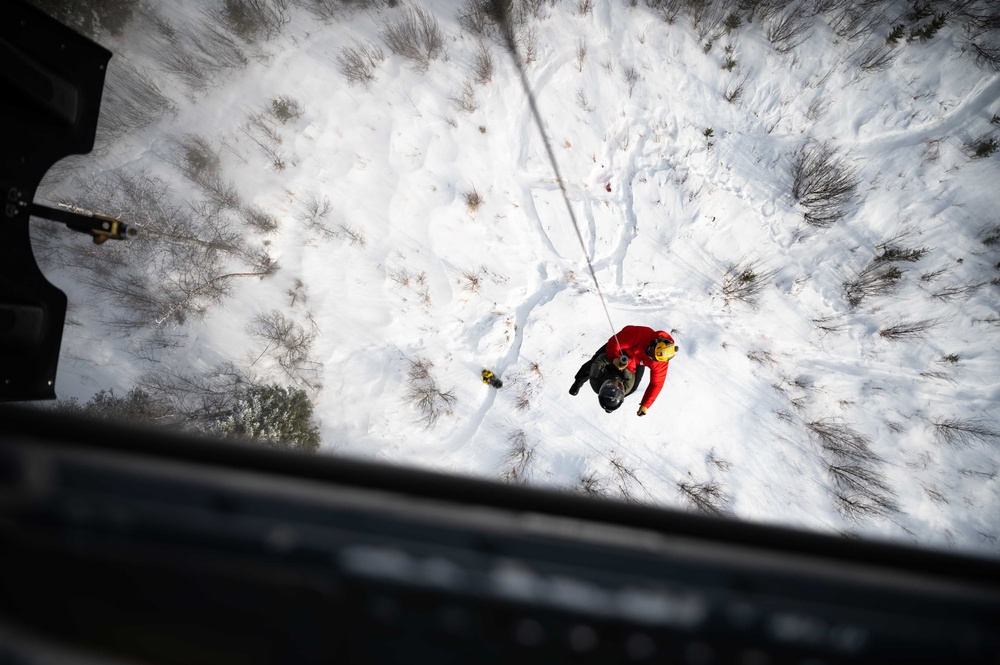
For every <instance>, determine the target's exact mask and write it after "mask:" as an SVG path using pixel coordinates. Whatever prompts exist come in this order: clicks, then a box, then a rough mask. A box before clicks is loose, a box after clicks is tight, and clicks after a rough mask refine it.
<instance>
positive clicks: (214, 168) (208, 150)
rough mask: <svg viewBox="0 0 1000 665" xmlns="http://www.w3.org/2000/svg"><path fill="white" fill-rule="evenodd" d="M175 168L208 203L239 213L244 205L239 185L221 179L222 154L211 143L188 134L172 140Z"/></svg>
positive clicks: (202, 137) (198, 136) (197, 135)
mask: <svg viewBox="0 0 1000 665" xmlns="http://www.w3.org/2000/svg"><path fill="white" fill-rule="evenodd" d="M170 145H171V148H172V152H173V154H172V155H171V157H172V159H173V161H174V164H175V165H176V166H177V167H178V168H180V169H181V171H182V172H183V173H184V175H185V176H186V177H187V178H188V180H190V181H191V182H193V183H194V184H196V185H198V187H200V188H201V190H202V191H203V192H205V194H207V195H208V197H209V199H211V200H212V201H213V202H215V203H216V204H217V205H219V206H221V207H223V208H229V209H232V210H239V208H240V206H241V205H242V203H241V201H240V195H239V192H238V191H237V190H236V185H235V184H234V183H233V182H232V181H230V180H225V179H224V178H223V177H222V166H221V162H220V160H219V153H218V152H217V151H216V150H215V148H214V147H213V146H212V144H211V143H209V141H208V139H206V138H205V137H204V136H201V135H199V134H185V135H184V136H182V137H181V138H172V139H170Z"/></svg>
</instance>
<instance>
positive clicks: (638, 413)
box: [635, 406, 646, 416]
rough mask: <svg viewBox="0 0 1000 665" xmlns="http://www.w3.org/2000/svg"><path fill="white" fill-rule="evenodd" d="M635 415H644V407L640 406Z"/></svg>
mask: <svg viewBox="0 0 1000 665" xmlns="http://www.w3.org/2000/svg"><path fill="white" fill-rule="evenodd" d="M635 415H637V416H644V415H646V407H644V406H640V407H639V410H638V411H637V412H636V414H635Z"/></svg>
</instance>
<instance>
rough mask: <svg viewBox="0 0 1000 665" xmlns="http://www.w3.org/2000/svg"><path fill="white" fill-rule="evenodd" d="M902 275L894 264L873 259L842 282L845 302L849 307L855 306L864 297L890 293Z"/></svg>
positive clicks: (897, 284)
mask: <svg viewBox="0 0 1000 665" xmlns="http://www.w3.org/2000/svg"><path fill="white" fill-rule="evenodd" d="M902 277H903V271H901V270H900V269H899V268H897V267H896V266H891V265H890V266H886V265H885V264H883V263H880V262H879V261H877V260H876V261H873V262H872V263H870V264H869V265H868V266H866V267H865V268H864V269H863V270H862V271H861V272H860V273H859V274H858V276H857V277H856V278H855V279H853V280H851V281H849V282H846V283H845V284H844V292H845V295H846V296H847V302H848V304H849V305H850V306H851V307H857V306H858V305H860V304H861V302H862V301H863V300H865V299H866V298H870V297H872V296H880V295H886V294H889V293H892V292H894V291H895V290H896V288H897V287H898V286H899V280H900V279H902Z"/></svg>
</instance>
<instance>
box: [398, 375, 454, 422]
mask: <svg viewBox="0 0 1000 665" xmlns="http://www.w3.org/2000/svg"><path fill="white" fill-rule="evenodd" d="M407 363H409V369H408V370H407V373H406V396H405V399H406V401H407V402H409V403H410V404H411V405H412V406H413V407H415V408H416V409H417V412H418V413H419V414H420V418H419V422H422V423H423V424H424V427H426V428H428V429H430V428H431V427H433V426H434V425H436V424H437V422H438V420H439V419H440V418H441V417H442V416H450V415H451V413H452V405H453V404H454V403H455V394H454V393H453V392H451V391H450V390H444V389H442V388H441V387H440V386H439V385H438V383H437V381H436V380H435V379H434V377H433V376H432V375H431V369H432V368H433V367H434V364H433V363H432V362H430V361H429V360H426V359H424V358H417V359H416V360H410V359H407Z"/></svg>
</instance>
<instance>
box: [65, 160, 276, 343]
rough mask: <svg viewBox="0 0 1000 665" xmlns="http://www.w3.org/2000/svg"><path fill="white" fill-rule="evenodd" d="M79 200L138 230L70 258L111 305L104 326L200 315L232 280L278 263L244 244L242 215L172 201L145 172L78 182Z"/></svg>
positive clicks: (268, 272)
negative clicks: (124, 243)
mask: <svg viewBox="0 0 1000 665" xmlns="http://www.w3.org/2000/svg"><path fill="white" fill-rule="evenodd" d="M81 192H82V193H81V196H80V199H79V201H80V203H81V205H83V206H84V207H86V208H89V209H92V210H102V211H107V212H108V214H111V215H112V216H115V217H118V218H120V219H124V220H126V221H128V222H130V223H135V224H137V225H138V226H140V227H141V228H142V233H140V234H139V236H138V237H137V238H135V239H133V241H130V242H129V243H128V247H119V246H106V247H105V246H102V247H101V248H100V249H101V251H100V252H93V250H92V249H89V248H84V247H82V246H81V247H80V248H79V249H77V250H75V252H74V254H73V255H72V257H71V259H70V261H71V263H72V264H74V265H77V266H79V267H81V268H83V269H85V271H86V272H85V273H84V276H83V277H82V281H84V282H85V283H87V284H90V285H93V286H94V288H95V290H96V291H97V292H100V293H102V294H103V295H105V296H107V298H108V300H109V302H110V303H111V304H112V311H113V312H114V314H113V315H112V319H111V320H109V321H108V323H109V324H111V325H113V326H116V327H120V328H123V329H132V328H137V327H147V326H148V327H152V328H157V327H160V326H162V325H163V324H165V323H167V322H168V321H174V322H176V323H183V322H184V321H185V320H186V319H187V318H188V317H190V316H201V315H203V314H204V313H205V312H206V311H207V310H208V308H209V307H210V306H211V305H212V304H214V303H218V302H220V301H221V300H223V299H224V298H225V297H227V296H228V295H229V293H230V290H231V283H232V281H233V280H235V279H237V278H241V277H258V278H262V277H266V276H269V275H271V274H273V273H274V271H275V270H276V269H277V265H276V264H275V263H274V262H273V260H272V259H271V257H270V256H268V255H267V254H266V253H265V252H263V251H261V250H260V249H258V248H256V247H254V246H251V245H248V244H247V242H246V238H244V236H243V233H242V230H243V228H244V227H243V225H242V223H241V220H240V219H239V218H238V217H237V216H236V215H231V214H228V213H227V212H220V210H219V207H218V206H216V205H209V210H208V211H207V212H208V213H209V214H202V212H201V210H200V208H199V206H182V205H179V204H177V203H175V202H174V201H173V195H172V193H171V192H170V190H169V188H168V186H167V185H166V183H165V182H164V181H163V180H161V179H159V178H157V177H155V176H151V175H149V174H148V173H145V172H140V173H138V174H135V173H130V172H128V171H125V170H123V169H117V170H112V171H109V172H106V173H105V174H102V175H101V176H100V177H98V178H96V179H93V180H90V181H87V182H81Z"/></svg>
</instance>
